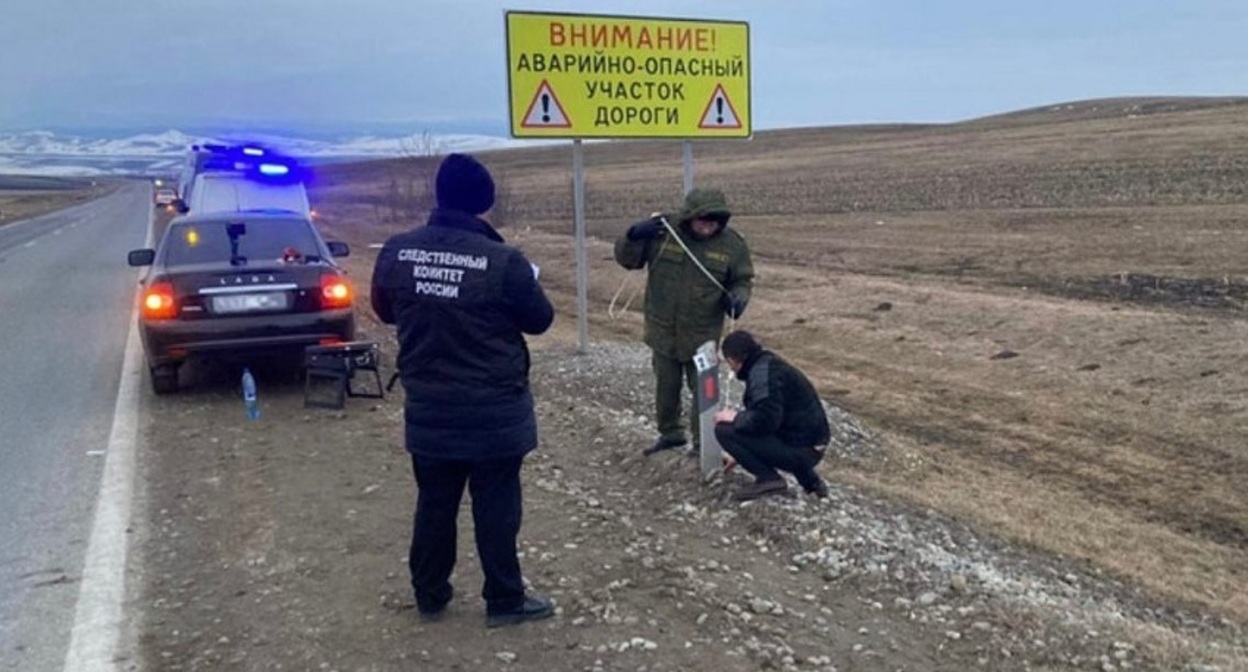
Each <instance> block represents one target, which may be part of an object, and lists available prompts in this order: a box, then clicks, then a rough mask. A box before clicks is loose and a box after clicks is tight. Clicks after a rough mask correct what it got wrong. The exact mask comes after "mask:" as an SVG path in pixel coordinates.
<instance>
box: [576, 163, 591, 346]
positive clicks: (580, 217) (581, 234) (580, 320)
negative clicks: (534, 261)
mask: <svg viewBox="0 0 1248 672" xmlns="http://www.w3.org/2000/svg"><path fill="white" fill-rule="evenodd" d="M572 210H573V212H572V217H573V220H574V221H575V224H574V226H575V228H576V340H577V349H578V350H579V351H580V353H581V354H585V353H586V352H588V351H589V260H588V258H587V255H586V253H585V152H584V149H583V148H582V147H581V140H580V138H577V139H576V140H573V141H572Z"/></svg>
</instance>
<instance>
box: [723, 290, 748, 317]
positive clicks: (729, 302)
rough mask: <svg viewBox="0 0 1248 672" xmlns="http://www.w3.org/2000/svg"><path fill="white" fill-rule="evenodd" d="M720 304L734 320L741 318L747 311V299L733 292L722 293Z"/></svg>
mask: <svg viewBox="0 0 1248 672" xmlns="http://www.w3.org/2000/svg"><path fill="white" fill-rule="evenodd" d="M719 305H720V307H721V308H723V309H724V314H725V315H727V316H728V317H731V318H732V319H734V320H736V319H739V318H740V317H741V315H743V314H744V313H745V300H744V299H741V298H739V297H737V296H735V295H734V294H732V293H731V292H724V293H723V294H722V295H720V297H719Z"/></svg>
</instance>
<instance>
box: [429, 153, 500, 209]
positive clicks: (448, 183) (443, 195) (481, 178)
mask: <svg viewBox="0 0 1248 672" xmlns="http://www.w3.org/2000/svg"><path fill="white" fill-rule="evenodd" d="M436 182H437V184H436V188H437V196H438V207H439V208H446V209H447V210H461V211H463V212H466V213H468V214H470V215H479V214H481V213H483V212H485V211H486V210H489V209H490V208H491V207H493V205H494V179H493V178H491V177H490V171H488V170H486V168H485V166H483V165H481V163H480V162H479V161H477V160H476V159H474V158H472V157H471V156H468V155H467V154H449V155H447V157H446V158H445V159H443V160H442V165H441V166H439V167H438V177H437V181H436Z"/></svg>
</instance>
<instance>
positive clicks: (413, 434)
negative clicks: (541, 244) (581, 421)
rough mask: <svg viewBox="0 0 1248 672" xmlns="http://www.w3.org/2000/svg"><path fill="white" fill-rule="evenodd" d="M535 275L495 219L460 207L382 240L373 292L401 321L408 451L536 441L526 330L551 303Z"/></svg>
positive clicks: (543, 317) (458, 452)
mask: <svg viewBox="0 0 1248 672" xmlns="http://www.w3.org/2000/svg"><path fill="white" fill-rule="evenodd" d="M534 275H535V273H534V268H533V266H532V265H531V264H530V263H529V260H528V259H526V258H525V256H524V254H523V253H521V252H520V251H519V250H517V249H516V248H514V247H510V246H508V245H506V244H505V243H504V242H503V238H502V236H500V235H498V232H497V231H495V230H494V228H493V227H491V226H490V225H489V224H488V223H486V222H485V221H484V220H481V219H480V218H477V217H474V216H472V215H468V214H466V213H463V212H459V211H455V210H435V211H433V213H432V214H431V215H430V217H429V222H428V224H427V225H426V226H422V227H418V228H416V229H414V230H412V231H409V232H407V233H402V234H399V235H396V236H394V237H392V238H390V239H389V240H387V241H386V244H385V246H384V247H382V250H381V253H380V254H379V255H378V256H377V265H376V266H375V267H374V269H373V282H372V291H371V299H372V304H373V310H374V311H375V312H376V313H377V317H379V318H380V319H381V321H383V322H385V323H387V324H394V325H397V327H398V337H399V357H398V368H399V376H400V378H401V379H402V381H403V389H404V390H405V391H406V392H407V403H406V405H405V406H404V417H405V419H406V437H407V441H406V442H407V449H408V450H409V451H411V452H412V453H414V454H417V455H421V456H424V457H447V458H453V459H481V458H490V457H505V456H513V455H518V454H524V453H526V452H528V451H530V450H533V449H534V448H536V447H537V422H536V420H535V417H534V413H533V397H532V394H531V393H530V391H529V349H528V346H527V345H526V343H525V340H524V334H540V333H542V332H544V331H546V330H547V329H548V328H550V325H551V323H552V322H553V321H554V315H555V313H554V308H553V307H552V306H551V304H550V301H549V299H547V298H546V293H545V292H544V291H542V287H541V285H539V284H538V282H537V279H536V278H535V277H534Z"/></svg>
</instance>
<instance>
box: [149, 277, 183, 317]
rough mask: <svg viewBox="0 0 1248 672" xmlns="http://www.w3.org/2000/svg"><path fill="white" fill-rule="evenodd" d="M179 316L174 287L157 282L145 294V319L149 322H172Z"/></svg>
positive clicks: (166, 283)
mask: <svg viewBox="0 0 1248 672" xmlns="http://www.w3.org/2000/svg"><path fill="white" fill-rule="evenodd" d="M177 316H178V302H177V300H176V298H175V297H174V295H173V285H172V284H170V283H168V282H156V283H153V284H152V285H151V286H150V287H148V288H147V291H145V292H143V317H146V318H148V319H149V320H171V319H173V318H175V317H177Z"/></svg>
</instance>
